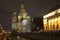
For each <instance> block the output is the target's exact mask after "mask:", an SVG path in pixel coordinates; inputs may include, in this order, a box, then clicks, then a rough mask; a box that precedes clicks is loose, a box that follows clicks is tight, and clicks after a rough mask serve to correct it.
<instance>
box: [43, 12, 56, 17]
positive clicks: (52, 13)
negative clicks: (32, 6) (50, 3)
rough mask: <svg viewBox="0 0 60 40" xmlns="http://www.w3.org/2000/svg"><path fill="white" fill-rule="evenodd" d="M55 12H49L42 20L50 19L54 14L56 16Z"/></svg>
mask: <svg viewBox="0 0 60 40" xmlns="http://www.w3.org/2000/svg"><path fill="white" fill-rule="evenodd" d="M55 12H56V11H53V12H51V13H49V14H47V15H45V16H43V18H47V17H50V16H53V15H55V14H56V13H55Z"/></svg>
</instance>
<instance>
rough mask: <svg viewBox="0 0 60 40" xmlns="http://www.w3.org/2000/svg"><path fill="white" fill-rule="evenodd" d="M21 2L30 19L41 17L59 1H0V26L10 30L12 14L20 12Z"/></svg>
mask: <svg viewBox="0 0 60 40" xmlns="http://www.w3.org/2000/svg"><path fill="white" fill-rule="evenodd" d="M22 1H24V3H25V7H26V10H27V13H28V15H30V16H31V17H41V16H43V15H44V14H45V13H46V12H48V11H49V10H51V9H52V8H54V7H55V6H58V5H60V0H0V24H2V25H3V27H4V28H8V29H10V28H11V20H12V19H11V18H12V13H13V11H17V13H19V12H20V5H21V3H22Z"/></svg>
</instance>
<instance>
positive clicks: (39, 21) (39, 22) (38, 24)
mask: <svg viewBox="0 0 60 40" xmlns="http://www.w3.org/2000/svg"><path fill="white" fill-rule="evenodd" d="M33 25H35V29H34V30H35V31H39V30H43V17H35V18H33Z"/></svg>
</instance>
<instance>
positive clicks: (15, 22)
mask: <svg viewBox="0 0 60 40" xmlns="http://www.w3.org/2000/svg"><path fill="white" fill-rule="evenodd" d="M12 29H13V30H16V29H17V13H16V12H13V15H12Z"/></svg>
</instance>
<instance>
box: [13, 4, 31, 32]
mask: <svg viewBox="0 0 60 40" xmlns="http://www.w3.org/2000/svg"><path fill="white" fill-rule="evenodd" d="M12 30H18V32H30V16H28V15H27V12H26V9H25V6H24V3H22V4H21V10H20V13H19V14H18V15H17V13H16V12H14V13H13V16H12Z"/></svg>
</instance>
